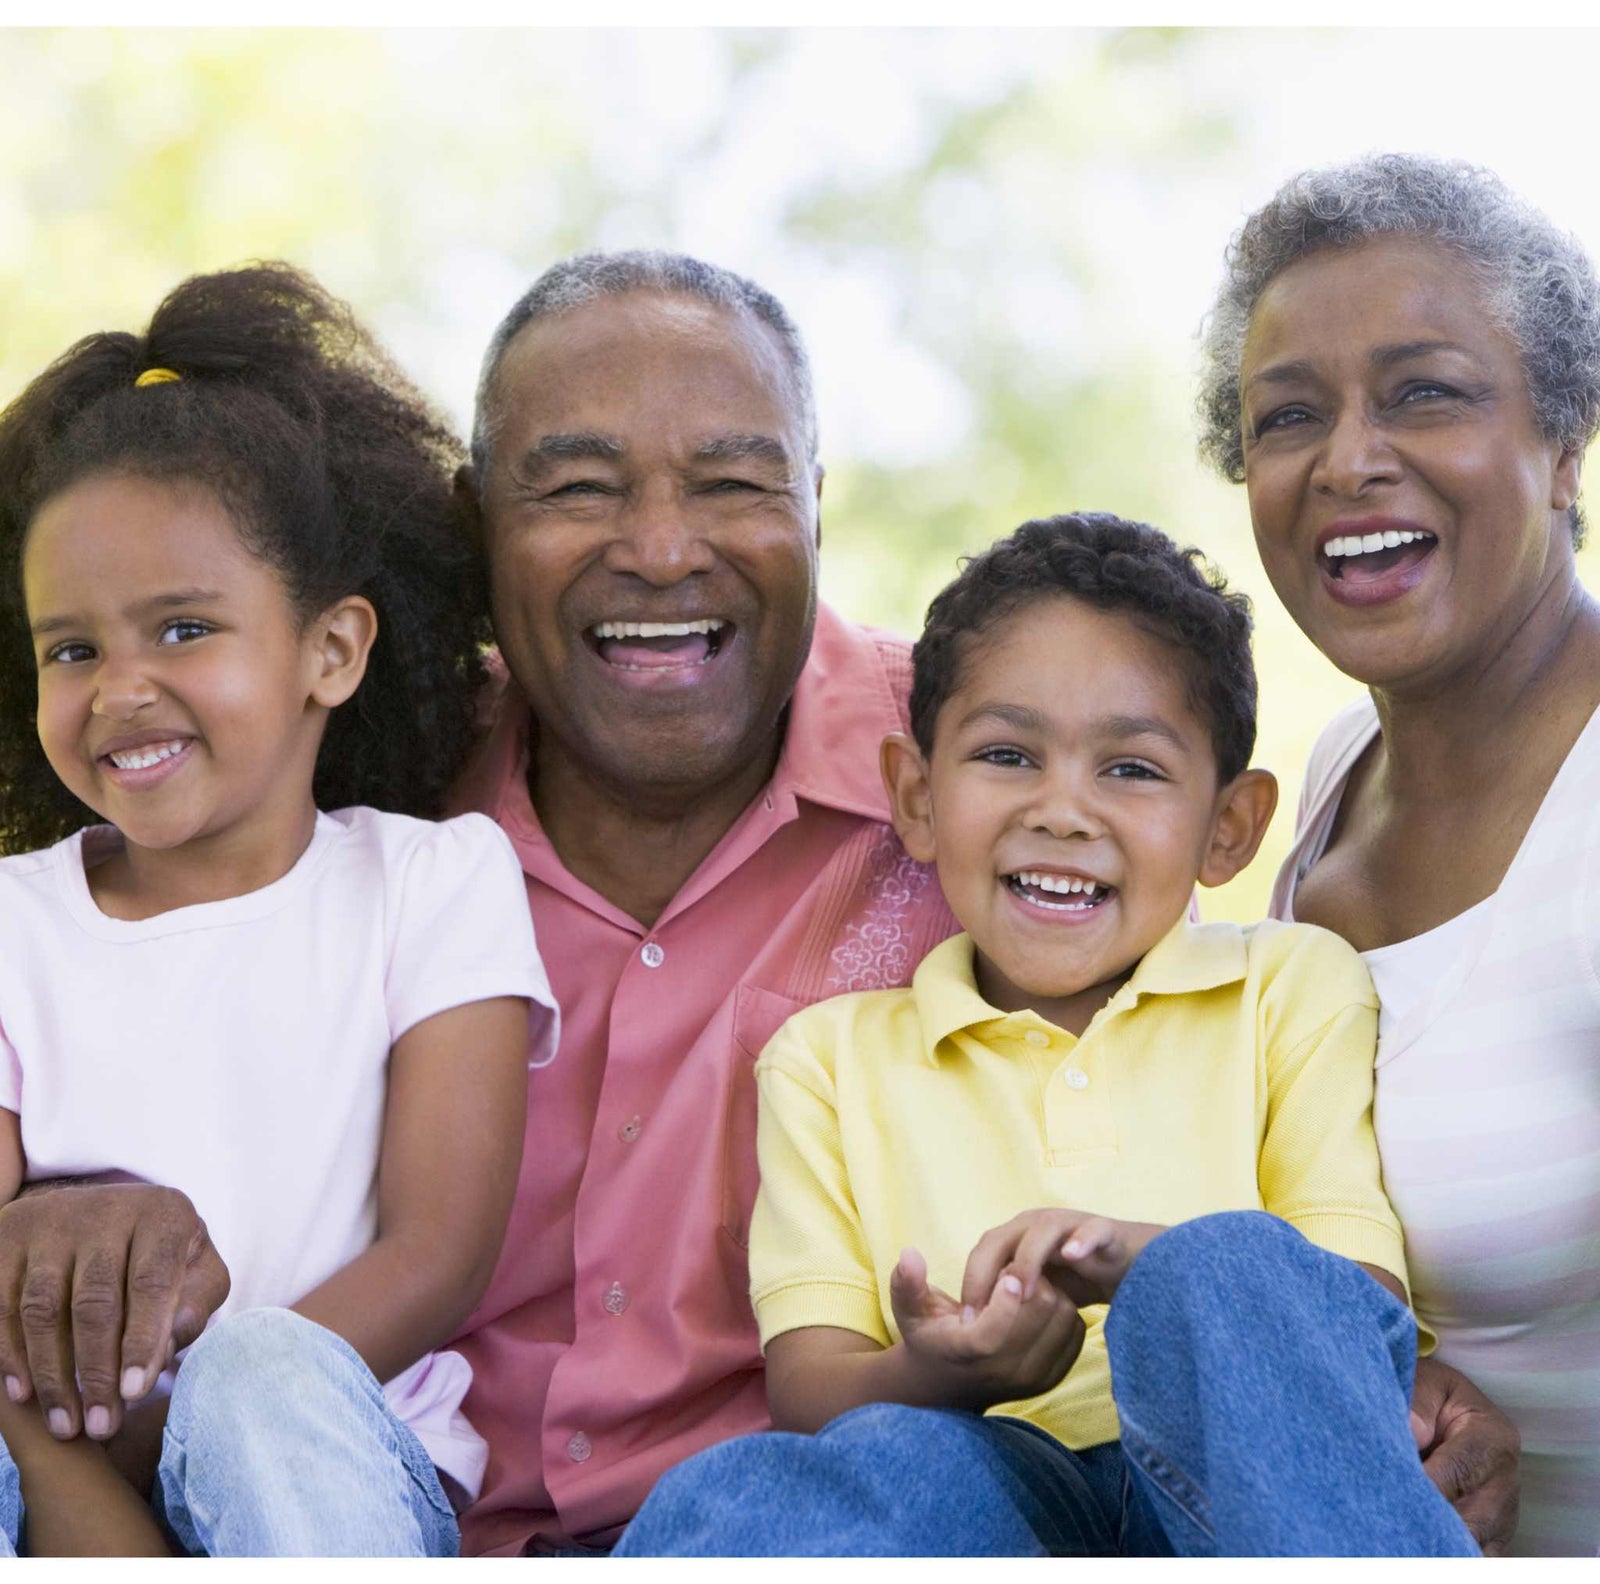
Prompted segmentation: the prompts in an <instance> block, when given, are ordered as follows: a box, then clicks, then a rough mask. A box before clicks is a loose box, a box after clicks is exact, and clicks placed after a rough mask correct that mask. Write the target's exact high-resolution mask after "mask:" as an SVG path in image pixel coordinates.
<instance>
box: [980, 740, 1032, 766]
mask: <svg viewBox="0 0 1600 1584" xmlns="http://www.w3.org/2000/svg"><path fill="white" fill-rule="evenodd" d="M972 757H973V758H974V759H976V760H979V761H981V762H982V763H983V764H991V765H997V766H998V767H999V768H1000V769H1002V770H1031V769H1032V768H1033V761H1032V760H1031V759H1030V758H1029V757H1028V756H1027V754H1025V753H1024V752H1023V751H1022V750H1021V749H1020V748H1010V747H1006V746H1005V745H1003V744H1002V745H999V746H996V747H993V748H980V749H979V750H978V751H977V752H976V753H975V754H973V756H972Z"/></svg>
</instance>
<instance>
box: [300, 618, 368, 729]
mask: <svg viewBox="0 0 1600 1584" xmlns="http://www.w3.org/2000/svg"><path fill="white" fill-rule="evenodd" d="M377 636H378V613H377V611H375V610H374V609H373V608H372V601H371V600H369V599H367V598H365V597H364V596H363V595H360V594H347V595H346V596H345V597H344V598H343V599H342V600H340V601H339V602H338V603H337V604H335V605H330V606H329V607H328V608H327V610H325V611H324V612H323V613H322V614H321V615H320V616H318V617H317V618H316V619H315V620H314V621H313V622H312V623H311V625H310V626H309V627H308V628H307V629H306V658H307V663H308V665H309V666H310V668H311V689H310V691H311V699H312V702H313V703H316V704H320V705H321V706H322V707H323V708H324V709H330V710H331V709H337V708H338V707H339V706H340V705H341V704H343V703H344V701H345V700H346V699H347V698H349V697H350V695H351V694H352V693H354V692H355V690H356V689H357V688H358V687H360V686H361V679H362V677H364V676H365V675H366V674H367V656H368V655H370V654H371V653H372V644H373V640H374V639H376V638H377Z"/></svg>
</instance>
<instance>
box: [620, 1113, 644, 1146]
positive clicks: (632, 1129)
mask: <svg viewBox="0 0 1600 1584" xmlns="http://www.w3.org/2000/svg"><path fill="white" fill-rule="evenodd" d="M643 1131H644V1122H643V1121H642V1120H641V1119H640V1118H639V1117H636V1116H631V1117H629V1118H628V1120H627V1121H626V1122H624V1123H623V1124H622V1126H621V1127H619V1128H618V1129H617V1137H618V1138H619V1139H621V1140H622V1142H623V1143H624V1144H631V1143H633V1141H634V1140H635V1139H636V1138H638V1136H639V1135H640V1134H641V1133H642V1132H643Z"/></svg>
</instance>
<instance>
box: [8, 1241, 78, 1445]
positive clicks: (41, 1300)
mask: <svg viewBox="0 0 1600 1584" xmlns="http://www.w3.org/2000/svg"><path fill="white" fill-rule="evenodd" d="M21 1311H22V1337H23V1342H24V1343H25V1345H26V1347H27V1350H28V1373H29V1375H30V1376H31V1377H32V1380H33V1392H34V1396H35V1397H37V1398H38V1401H39V1407H40V1410H41V1411H42V1412H43V1414H44V1421H45V1424H46V1426H47V1427H48V1428H49V1431H50V1434H51V1435H53V1436H56V1437H57V1438H59V1439H61V1440H67V1439H68V1438H70V1437H72V1436H75V1435H76V1434H77V1433H78V1426H79V1424H80V1423H81V1419H80V1413H79V1410H80V1404H79V1402H78V1393H77V1389H76V1387H75V1385H74V1381H75V1379H76V1375H77V1371H76V1369H75V1367H74V1364H73V1359H72V1270H71V1267H70V1266H65V1265H61V1264H57V1263H54V1262H52V1261H49V1260H46V1259H42V1258H41V1259H39V1260H37V1261H30V1263H29V1265H28V1268H27V1271H26V1273H25V1274H24V1276H23V1278H22V1300H21Z"/></svg>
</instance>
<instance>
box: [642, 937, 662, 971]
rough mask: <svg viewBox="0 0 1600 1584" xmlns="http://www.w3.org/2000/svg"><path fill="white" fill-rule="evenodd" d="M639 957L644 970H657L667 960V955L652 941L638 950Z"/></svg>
mask: <svg viewBox="0 0 1600 1584" xmlns="http://www.w3.org/2000/svg"><path fill="white" fill-rule="evenodd" d="M639 957H640V959H641V960H642V961H643V963H644V965H645V967H646V968H659V967H660V966H661V965H662V963H664V962H665V961H666V960H667V954H666V953H665V952H664V951H662V949H661V948H660V947H659V946H658V945H656V943H655V942H654V941H646V942H645V943H644V945H643V946H642V947H640V948H639Z"/></svg>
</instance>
